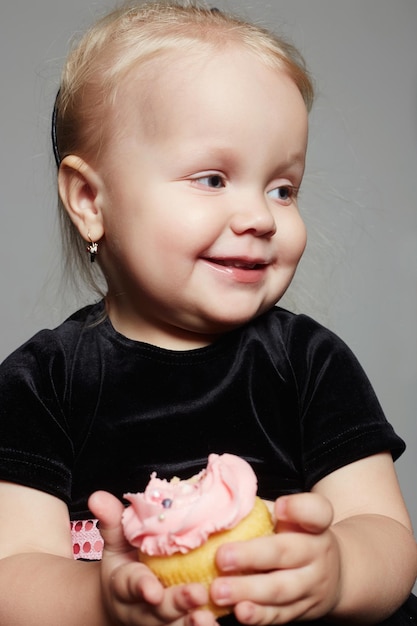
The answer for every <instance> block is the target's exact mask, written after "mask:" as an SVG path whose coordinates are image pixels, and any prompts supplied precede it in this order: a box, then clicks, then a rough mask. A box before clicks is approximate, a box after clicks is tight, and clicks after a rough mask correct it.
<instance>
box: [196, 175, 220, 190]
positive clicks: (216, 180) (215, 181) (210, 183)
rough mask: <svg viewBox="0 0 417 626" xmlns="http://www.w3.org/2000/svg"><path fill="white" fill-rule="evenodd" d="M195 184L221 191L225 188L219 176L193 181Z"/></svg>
mask: <svg viewBox="0 0 417 626" xmlns="http://www.w3.org/2000/svg"><path fill="white" fill-rule="evenodd" d="M195 180H196V182H197V183H200V184H201V185H205V186H206V187H210V188H211V189H223V187H224V186H225V183H224V180H223V178H222V177H221V176H220V175H219V174H210V175H209V176H201V178H196V179H195Z"/></svg>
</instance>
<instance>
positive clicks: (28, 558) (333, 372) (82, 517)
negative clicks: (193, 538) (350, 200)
mask: <svg viewBox="0 0 417 626" xmlns="http://www.w3.org/2000/svg"><path fill="white" fill-rule="evenodd" d="M311 102H312V87H311V82H310V79H309V77H308V74H307V72H306V70H305V68H304V65H303V63H302V60H301V59H300V58H299V56H298V55H297V53H296V51H295V50H294V49H293V48H292V47H291V46H289V45H287V44H285V43H284V42H281V41H279V40H278V39H276V38H275V37H273V36H272V35H270V34H268V33H267V32H264V31H263V30H261V29H259V28H257V27H254V26H251V25H249V24H246V23H244V22H241V21H240V20H238V19H235V18H233V17H230V16H227V15H225V14H223V13H221V12H219V11H217V10H210V9H207V8H204V7H197V6H194V5H193V4H190V3H187V4H186V5H179V4H177V3H176V2H164V3H152V2H151V3H149V4H144V5H140V6H137V7H135V6H133V7H131V8H125V9H120V10H117V11H115V12H113V13H111V14H110V15H109V16H108V17H107V18H105V19H104V20H102V21H100V22H99V23H98V24H97V25H96V26H95V27H93V28H92V29H91V30H90V31H89V32H88V33H87V34H86V35H85V37H84V38H83V40H82V41H81V43H80V44H79V46H78V47H77V48H76V49H75V50H74V51H73V52H72V53H71V55H70V56H69V59H68V61H67V64H66V66H65V70H64V73H63V77H62V82H61V86H60V91H59V95H58V98H57V102H56V107H55V111H54V124H53V139H54V150H55V157H56V160H57V164H58V184H59V193H60V197H61V200H62V207H63V211H64V213H63V225H64V227H65V229H67V230H66V237H67V243H69V254H70V255H71V260H74V259H76V261H77V263H78V264H83V263H84V265H83V272H84V274H88V276H89V277H90V279H91V278H92V279H93V280H94V281H96V280H97V279H99V277H98V276H97V275H96V274H94V273H91V271H90V270H93V272H96V270H97V269H98V268H99V270H100V271H101V272H102V276H103V277H104V280H105V283H106V293H105V296H104V298H103V299H102V300H100V302H99V303H97V304H95V305H92V306H88V307H86V308H84V309H82V310H81V311H78V312H77V313H75V314H74V315H73V316H72V317H71V318H69V319H68V320H67V321H66V322H64V323H63V324H62V325H61V326H60V327H58V328H57V329H55V330H53V331H46V330H45V331H42V332H40V333H39V334H37V335H36V336H35V337H34V338H32V339H31V340H30V341H28V342H27V343H26V344H25V345H24V346H23V347H21V348H20V349H19V350H17V351H16V352H15V353H14V354H13V355H11V356H10V357H9V358H8V359H7V360H6V361H5V362H4V364H3V365H2V368H1V371H0V388H1V394H2V395H1V398H2V401H1V405H0V478H1V480H2V482H1V483H0V497H1V502H2V507H1V513H0V556H1V557H2V558H1V560H0V588H1V597H2V600H1V603H0V624H5V625H6V624H7V626H11V625H13V626H17V625H20V624H24V625H25V626H31V625H36V626H38V625H39V624H42V625H43V626H49V625H54V626H56V625H57V624H59V626H67V625H74V626H79V625H81V624H83V625H84V624H85V625H88V626H96V625H100V626H112V625H120V624H126V625H127V624H129V625H139V624H140V625H141V626H158V625H160V624H169V623H172V624H175V626H191V624H193V625H195V626H213V625H214V623H215V621H214V617H213V616H212V614H211V613H209V612H208V611H204V610H201V609H199V607H201V606H202V605H204V604H205V602H206V601H207V592H206V591H205V590H204V588H203V587H201V586H200V585H197V584H193V585H185V586H179V587H172V588H168V589H163V588H162V586H161V585H160V584H159V582H158V581H157V579H156V578H155V577H154V576H153V575H152V574H151V573H150V571H149V570H148V569H147V568H146V567H145V566H144V565H142V564H139V563H138V562H137V557H136V551H135V550H132V549H131V548H130V547H129V546H128V545H127V543H126V541H125V540H124V537H123V532H122V529H121V523H120V519H121V512H122V510H123V505H122V502H121V500H122V495H123V493H125V492H127V491H140V490H143V488H144V487H145V485H146V483H147V481H148V478H149V475H150V473H151V472H152V471H153V470H157V471H158V475H159V476H160V477H164V476H165V477H170V476H172V475H173V474H176V475H178V476H180V477H181V478H186V477H188V476H190V475H192V474H194V473H195V472H196V471H198V470H200V469H201V468H202V467H204V466H205V464H206V461H207V456H208V455H209V454H210V453H211V452H217V453H223V452H231V453H234V454H238V455H240V456H242V457H243V458H246V459H247V460H248V461H249V462H250V463H251V464H252V467H253V468H254V470H255V472H256V474H257V476H258V482H259V494H260V495H261V496H262V497H263V498H265V499H266V500H270V501H272V502H273V503H274V504H273V505H272V506H273V511H274V515H275V518H276V520H277V526H278V527H279V529H280V532H279V533H276V534H275V535H273V536H271V537H263V538H259V539H256V540H253V541H248V542H243V543H241V544H229V545H226V546H223V547H222V548H221V549H220V550H219V551H218V554H217V562H218V565H219V568H220V570H221V572H222V576H221V577H219V578H218V579H217V580H216V581H215V582H214V583H213V585H212V587H211V590H210V593H211V596H212V598H213V599H214V601H215V602H217V603H218V604H219V605H222V604H227V605H228V604H232V605H234V614H233V615H231V616H230V617H227V618H224V621H225V622H227V623H232V624H233V623H237V621H239V622H241V623H243V624H273V623H275V624H282V623H288V622H293V621H296V620H297V621H298V620H304V621H315V620H317V623H320V622H321V619H322V618H323V619H324V620H325V621H326V623H329V622H330V623H332V622H338V621H345V622H346V621H347V622H348V623H353V622H356V621H358V622H363V623H379V622H382V621H383V620H385V619H388V618H389V617H390V616H392V617H390V619H389V621H388V622H387V623H392V624H401V623H407V624H409V623H410V619H413V613H412V612H411V610H412V609H411V604H412V601H413V600H412V599H411V600H408V601H407V598H408V596H409V593H410V590H411V588H412V585H413V583H414V580H415V577H416V572H417V551H416V545H415V542H414V539H413V535H412V530H411V524H410V520H409V517H408V514H407V511H406V507H405V505H404V502H403V499H402V496H401V493H400V489H399V486H398V483H397V480H396V476H395V472H394V469H393V462H392V458H394V459H395V458H397V457H398V456H399V455H400V454H401V453H402V452H403V449H404V444H403V442H402V441H401V439H400V438H399V437H398V436H397V435H396V434H395V433H394V431H393V430H392V428H391V426H390V425H389V424H388V423H387V421H386V419H385V417H384V415H383V413H382V410H381V408H380V406H379V404H378V401H377V400H376V398H375V396H374V393H373V391H372V389H371V387H370V384H369V382H368V380H367V378H366V377H365V375H364V373H363V372H362V370H361V368H360V366H359V365H358V363H357V361H356V360H355V358H354V356H353V355H352V354H351V352H350V351H349V349H348V348H347V347H346V346H345V345H344V344H343V343H342V342H341V341H340V340H339V339H338V338H337V337H335V336H334V335H333V334H332V333H330V332H329V331H327V330H326V329H324V328H323V327H321V326H320V325H318V324H317V323H315V322H314V321H313V320H311V319H310V318H308V317H306V316H304V315H299V316H296V315H293V314H291V313H289V312H287V311H285V310H283V309H280V308H279V307H275V303H276V302H277V301H278V300H279V299H280V297H281V296H282V295H283V294H284V292H285V291H286V289H287V288H288V286H289V284H290V282H291V279H292V277H293V275H294V272H295V270H296V267H297V263H298V261H299V260H300V257H301V255H302V253H303V250H304V247H305V243H306V233H305V229H304V225H303V222H302V220H301V217H300V214H299V212H298V208H297V191H298V189H299V187H300V185H301V181H302V178H303V172H304V165H305V154H306V147H307V114H308V110H309V109H310V106H311ZM86 248H87V250H86ZM77 254H79V255H82V257H81V256H79V257H77ZM91 261H94V263H91ZM96 519H98V520H99V521H100V531H101V536H100V535H99V534H98V531H97V530H96V526H95V524H96ZM70 520H71V522H72V528H73V531H74V532H73V539H72V540H71V535H70V532H69V525H70ZM80 528H81V529H82V530H81V531H80V530H79V529H80ZM89 533H91V535H89ZM90 536H91V537H93V540H89V539H88V538H89V537H90ZM101 537H102V538H103V539H104V550H103V554H102V559H101V560H94V558H96V559H97V558H100V556H101V548H102V543H101ZM80 538H81V540H80ZM87 544H88V545H87ZM89 548H91V549H89ZM73 552H75V555H76V556H77V557H81V558H78V559H74V558H73ZM86 560H87V561H89V562H85V561H86ZM242 573H244V574H245V575H244V576H243V575H242ZM414 617H415V614H414Z"/></svg>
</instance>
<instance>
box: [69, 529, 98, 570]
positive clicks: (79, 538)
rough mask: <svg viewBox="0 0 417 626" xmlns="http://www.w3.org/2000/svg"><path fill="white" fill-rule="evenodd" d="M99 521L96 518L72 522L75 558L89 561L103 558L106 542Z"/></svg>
mask: <svg viewBox="0 0 417 626" xmlns="http://www.w3.org/2000/svg"><path fill="white" fill-rule="evenodd" d="M97 523H98V520H96V519H87V520H82V521H78V522H77V521H73V522H71V537H72V550H73V553H74V559H87V560H88V561H97V560H100V559H101V555H102V552H103V545H104V542H103V539H102V537H101V535H100V531H99V529H98V528H97Z"/></svg>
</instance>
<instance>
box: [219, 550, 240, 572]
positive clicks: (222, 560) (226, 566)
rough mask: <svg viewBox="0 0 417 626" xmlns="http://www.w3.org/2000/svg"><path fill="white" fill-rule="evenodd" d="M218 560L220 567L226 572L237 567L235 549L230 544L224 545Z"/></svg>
mask: <svg viewBox="0 0 417 626" xmlns="http://www.w3.org/2000/svg"><path fill="white" fill-rule="evenodd" d="M217 562H218V565H219V567H220V569H221V570H222V571H224V572H227V571H229V570H233V569H235V567H236V558H235V554H234V550H232V549H231V548H229V547H228V546H223V547H222V548H221V549H220V552H219V554H218V560H217Z"/></svg>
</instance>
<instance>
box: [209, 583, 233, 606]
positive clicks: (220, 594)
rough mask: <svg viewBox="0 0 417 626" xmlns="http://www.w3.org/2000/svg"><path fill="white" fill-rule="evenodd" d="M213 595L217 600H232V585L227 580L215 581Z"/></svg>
mask: <svg viewBox="0 0 417 626" xmlns="http://www.w3.org/2000/svg"><path fill="white" fill-rule="evenodd" d="M212 595H213V597H214V599H215V600H216V602H218V601H222V600H230V585H229V583H228V582H227V581H220V580H218V581H217V582H215V583H214V585H213V588H212Z"/></svg>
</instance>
